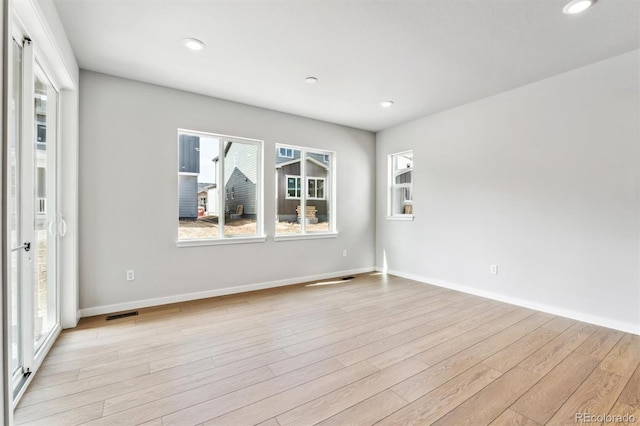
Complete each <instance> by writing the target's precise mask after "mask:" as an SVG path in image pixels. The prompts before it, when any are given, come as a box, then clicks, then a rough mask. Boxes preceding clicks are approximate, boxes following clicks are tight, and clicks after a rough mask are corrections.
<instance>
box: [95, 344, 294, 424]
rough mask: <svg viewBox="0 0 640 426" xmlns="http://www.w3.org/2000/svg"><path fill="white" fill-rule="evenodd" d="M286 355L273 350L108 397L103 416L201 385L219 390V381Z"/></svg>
mask: <svg viewBox="0 0 640 426" xmlns="http://www.w3.org/2000/svg"><path fill="white" fill-rule="evenodd" d="M286 356H287V355H286V354H285V353H284V352H282V351H275V352H271V353H269V354H266V355H261V356H259V357H256V358H251V359H248V360H242V361H238V362H237V363H234V364H228V365H226V366H224V367H214V368H210V369H207V370H201V371H198V372H197V373H194V374H190V375H187V376H184V377H178V378H176V379H174V380H171V381H163V382H161V383H158V384H156V385H155V386H150V387H146V388H144V389H139V390H136V391H134V392H129V393H126V394H122V395H118V396H117V397H115V398H109V399H107V400H106V401H105V404H104V415H105V416H108V415H111V414H114V413H117V412H120V411H124V410H127V409H130V408H133V407H137V406H140V405H144V404H147V403H151V402H153V401H156V400H160V399H163V398H167V397H171V396H172V395H177V394H180V393H182V392H185V391H188V390H191V389H196V388H198V389H201V387H202V386H205V385H210V384H212V383H216V384H214V385H212V386H215V387H219V388H222V386H221V385H220V382H219V381H220V380H223V379H227V378H231V379H229V381H230V382H232V383H234V382H240V380H239V377H241V376H238V375H240V374H242V373H247V372H251V371H256V369H258V368H260V367H265V366H266V365H267V364H268V363H269V362H271V361H273V360H279V359H282V358H286ZM269 371H270V370H269ZM251 374H253V373H250V374H248V376H249V377H251ZM272 376H273V375H272ZM225 389H230V388H225ZM201 390H202V389H201Z"/></svg>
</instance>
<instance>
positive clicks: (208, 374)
mask: <svg viewBox="0 0 640 426" xmlns="http://www.w3.org/2000/svg"><path fill="white" fill-rule="evenodd" d="M639 363H640V337H639V336H635V335H631V334H625V333H622V332H618V331H614V330H610V329H606V328H602V327H597V326H594V325H589V324H584V323H580V322H576V321H573V320H569V319H565V318H560V317H555V316H553V315H549V314H544V313H540V312H535V311H532V310H528V309H524V308H519V307H515V306H511V305H507V304H504V303H499V302H495V301H491V300H487V299H482V298H480V297H475V296H470V295H466V294H463V293H457V292H454V291H450V290H446V289H442V288H437V287H432V286H429V285H426V284H421V283H417V282H414V281H410V280H405V279H401V278H397V277H393V276H385V275H381V274H364V275H359V276H357V277H356V279H354V280H351V281H347V282H343V281H335V282H331V281H328V282H324V283H314V284H311V285H309V284H307V285H305V284H301V285H297V286H290V287H285V288H279V289H273V290H265V291H259V292H253V293H245V294H240V295H233V296H227V297H219V298H213V299H206V300H199V301H195V302H188V303H181V304H174V305H166V306H162V307H157V308H151V309H144V310H141V311H140V315H139V316H137V317H133V318H127V319H120V320H115V321H109V322H105V319H104V317H93V318H87V319H84V320H82V321H81V323H80V325H79V327H78V328H76V329H74V330H68V331H65V332H63V333H62V335H61V336H60V338H59V339H58V341H57V342H56V344H55V346H54V348H53V349H52V350H51V353H50V354H49V356H48V357H47V359H46V361H45V364H44V365H43V366H42V368H41V369H40V371H39V372H38V373H37V377H36V378H35V380H34V382H33V384H32V386H31V387H30V389H29V390H28V391H27V393H26V394H25V396H24V397H23V399H22V401H21V403H20V405H19V407H18V408H17V410H16V413H15V419H16V423H17V424H30V425H31V424H33V425H45V426H52V425H64V426H68V425H76V424H88V425H115V424H121V425H138V424H144V425H149V426H151V425H154V426H156V425H157V426H159V425H201V424H202V425H253V424H261V425H264V426H267V425H268V426H278V425H281V426H285V425H311V424H322V425H349V424H363V425H364V424H381V425H395V424H437V425H447V426H449V425H462V424H469V425H474V426H477V425H485V424H491V425H536V424H550V425H565V424H576V421H575V420H576V418H575V414H576V413H582V412H584V413H590V414H592V415H605V414H611V415H625V414H629V415H634V416H635V418H636V422H637V423H636V424H639V425H640V368H639V367H638V365H639ZM594 424H595V423H594Z"/></svg>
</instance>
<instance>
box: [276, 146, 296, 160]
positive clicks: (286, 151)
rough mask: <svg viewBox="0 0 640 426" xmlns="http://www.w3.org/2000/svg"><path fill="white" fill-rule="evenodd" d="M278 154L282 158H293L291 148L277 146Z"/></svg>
mask: <svg viewBox="0 0 640 426" xmlns="http://www.w3.org/2000/svg"><path fill="white" fill-rule="evenodd" d="M278 156H280V157H282V158H293V149H292V148H279V149H278Z"/></svg>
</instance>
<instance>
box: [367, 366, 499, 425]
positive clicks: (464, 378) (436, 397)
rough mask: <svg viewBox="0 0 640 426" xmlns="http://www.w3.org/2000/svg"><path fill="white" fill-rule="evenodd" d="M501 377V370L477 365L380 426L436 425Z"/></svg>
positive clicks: (419, 399) (406, 407)
mask: <svg viewBox="0 0 640 426" xmlns="http://www.w3.org/2000/svg"><path fill="white" fill-rule="evenodd" d="M500 376H501V373H500V372H499V371H496V370H494V369H492V368H490V367H487V366H486V365H482V364H478V365H476V366H475V367H472V368H470V369H468V370H467V371H465V372H464V373H462V374H460V375H458V376H456V377H454V378H452V379H451V380H449V381H446V382H443V384H442V385H440V386H434V388H433V390H431V391H429V392H428V393H426V394H424V395H423V396H421V397H420V398H417V399H416V400H415V401H413V402H411V403H410V404H408V405H406V406H405V407H403V408H401V409H400V410H398V411H396V412H395V413H393V414H392V415H390V416H389V417H387V418H385V419H384V420H382V421H381V422H380V423H377V425H380V426H382V425H388V426H392V425H398V424H412V425H413V424H415V425H419V424H430V423H433V422H434V421H436V420H437V419H439V418H441V417H442V416H444V415H445V414H447V413H448V412H450V411H452V410H453V409H455V408H456V407H457V406H459V405H460V404H462V403H463V402H464V401H466V400H467V399H469V398H470V397H471V396H473V395H475V394H476V393H477V392H479V391H480V390H482V389H483V388H484V387H485V386H487V385H488V384H490V383H491V382H493V381H495V380H496V379H498V378H499V377H500ZM451 424H454V423H451Z"/></svg>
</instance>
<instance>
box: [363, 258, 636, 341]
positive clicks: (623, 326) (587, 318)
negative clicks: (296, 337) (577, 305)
mask: <svg viewBox="0 0 640 426" xmlns="http://www.w3.org/2000/svg"><path fill="white" fill-rule="evenodd" d="M375 269H376V271H379V272H386V273H388V274H391V275H396V276H398V277H401V278H406V279H409V280H414V281H419V282H422V283H425V284H431V285H435V286H437V287H444V288H448V289H451V290H456V291H460V292H462V293H468V294H473V295H475V296H480V297H485V298H487V299H492V300H497V301H499V302H504V303H509V304H510V305H516V306H522V307H523V308H529V309H534V310H536V311H541V312H546V313H548V314H553V315H558V316H560V317H565V318H571V319H574V320H576V321H581V322H586V323H589V324H595V325H599V326H602V327H607V328H613V329H615V330H620V331H624V332H625V333H632V334H637V335H640V324H633V323H628V322H624V321H617V320H613V319H610V318H603V317H600V316H597V315H591V314H585V313H583V312H577V311H572V310H570V309H564V308H560V307H557V306H550V305H545V304H542V303H537V302H531V301H529V300H524V299H518V298H515V297H510V296H505V295H503V294H499V293H494V292H491V291H486V290H480V289H477V288H473V287H468V286H464V285H460V284H455V283H451V282H447V281H443V280H438V279H434V278H426V277H421V276H419V275H414V274H409V273H405V272H402V271H396V270H391V269H388V270H387V271H384V270H383V268H380V267H376V268H375Z"/></svg>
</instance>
